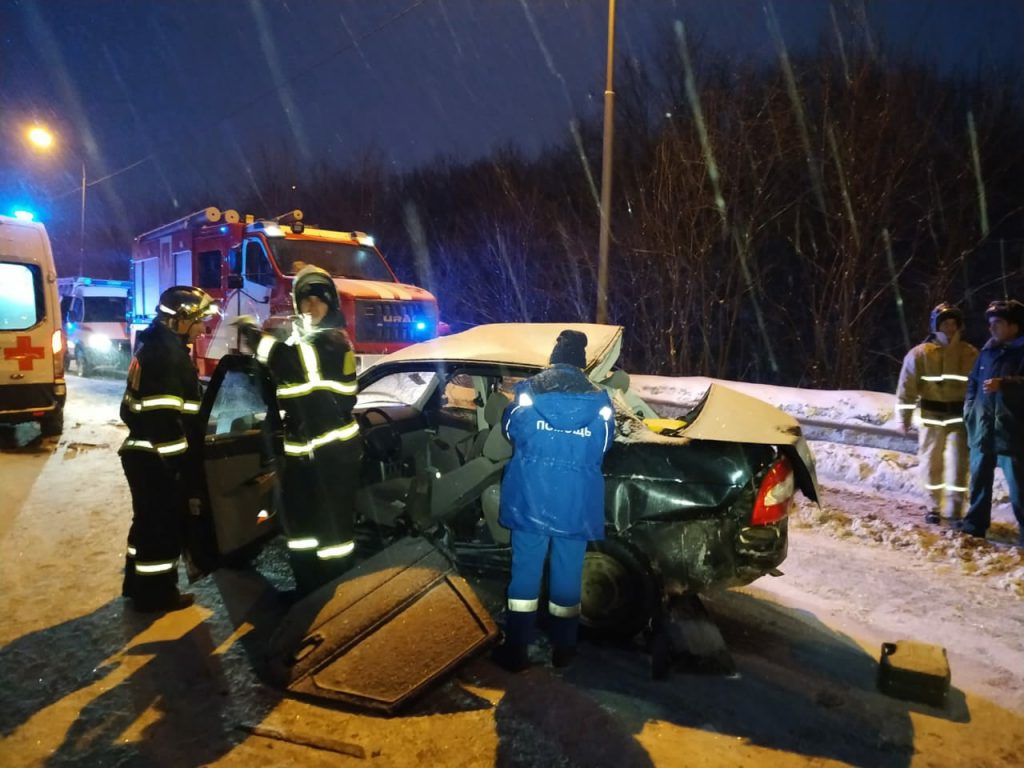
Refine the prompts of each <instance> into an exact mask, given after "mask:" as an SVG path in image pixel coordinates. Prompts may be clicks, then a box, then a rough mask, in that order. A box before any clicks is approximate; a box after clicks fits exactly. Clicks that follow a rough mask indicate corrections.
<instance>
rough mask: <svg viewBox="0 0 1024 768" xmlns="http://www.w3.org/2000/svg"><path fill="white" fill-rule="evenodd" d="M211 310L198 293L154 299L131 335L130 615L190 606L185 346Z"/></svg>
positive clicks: (195, 450)
mask: <svg viewBox="0 0 1024 768" xmlns="http://www.w3.org/2000/svg"><path fill="white" fill-rule="evenodd" d="M216 311H217V307H216V305H215V304H214V303H213V302H212V301H211V299H210V297H209V296H208V295H207V294H206V293H204V292H203V291H201V290H200V289H198V288H192V287H190V286H181V285H178V286H174V287H173V288H168V289H167V290H166V291H164V292H163V293H162V294H160V300H159V306H158V307H157V313H156V318H155V319H154V320H153V322H152V323H151V324H150V325H149V327H148V328H146V329H145V330H144V331H142V332H141V333H139V336H138V343H137V346H136V350H135V355H134V357H133V358H132V361H131V364H130V365H129V367H128V382H127V386H126V388H125V393H124V397H123V398H122V400H121V420H122V421H124V423H125V424H127V425H128V437H127V439H126V440H125V441H124V443H122V445H121V448H120V450H119V453H120V455H121V466H122V467H123V468H124V474H125V477H126V478H127V480H128V487H129V489H130V490H131V495H132V524H131V529H130V530H129V532H128V552H127V555H126V557H125V571H124V584H123V586H122V589H121V593H122V594H123V595H124V596H125V597H127V598H129V599H130V600H131V607H132V608H133V609H135V610H138V611H173V610H178V609H180V608H185V607H187V606H189V605H191V604H192V596H191V595H187V594H181V593H180V592H178V558H179V556H180V555H181V547H182V541H183V538H184V536H183V533H184V526H185V515H187V514H188V513H189V509H190V506H192V507H194V506H195V505H197V504H198V503H199V502H198V499H199V498H200V488H201V485H200V482H201V480H200V472H201V461H200V455H201V453H200V451H201V448H202V435H200V434H198V425H197V424H196V418H195V414H197V413H198V412H199V400H200V397H201V395H200V390H199V375H198V373H197V372H196V368H195V365H194V364H193V362H192V357H191V355H190V354H189V345H190V344H192V343H193V342H194V341H195V340H196V337H198V336H199V334H200V333H202V332H203V331H204V330H205V327H206V326H205V321H206V319H207V318H208V317H209V316H210V315H212V314H215V313H216Z"/></svg>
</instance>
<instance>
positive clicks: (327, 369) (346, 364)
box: [256, 318, 359, 456]
mask: <svg viewBox="0 0 1024 768" xmlns="http://www.w3.org/2000/svg"><path fill="white" fill-rule="evenodd" d="M256 359H257V360H259V361H260V362H262V363H264V364H265V365H267V366H268V367H269V368H270V373H271V375H272V377H273V379H274V385H275V391H276V394H277V399H278V404H279V405H280V407H281V408H282V410H284V412H285V416H284V433H285V434H284V451H285V454H286V455H289V456H303V455H308V456H311V455H313V453H314V452H315V451H316V449H317V448H320V447H322V446H324V445H327V444H328V443H333V442H345V441H348V440H352V439H353V438H355V437H357V436H358V435H359V425H358V424H357V423H356V421H355V419H354V418H353V416H352V408H353V406H354V405H355V402H356V393H357V389H358V385H357V382H356V361H355V355H354V353H353V352H352V345H351V344H350V343H349V340H348V335H347V334H346V333H345V331H344V330H343V329H341V328H340V327H337V326H336V325H333V324H331V323H330V322H329V319H328V318H325V322H324V323H322V324H321V325H319V326H314V327H308V326H306V325H305V323H304V322H303V321H302V319H301V318H299V319H296V320H295V322H294V326H293V330H292V333H291V335H290V336H288V337H287V338H283V339H279V338H276V337H274V336H271V335H269V334H265V335H263V336H262V337H261V339H260V341H259V343H258V344H257V345H256Z"/></svg>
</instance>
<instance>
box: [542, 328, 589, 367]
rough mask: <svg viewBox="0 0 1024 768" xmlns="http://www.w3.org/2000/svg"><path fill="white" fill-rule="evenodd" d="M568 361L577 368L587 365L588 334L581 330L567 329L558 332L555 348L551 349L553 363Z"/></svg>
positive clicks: (567, 362)
mask: <svg viewBox="0 0 1024 768" xmlns="http://www.w3.org/2000/svg"><path fill="white" fill-rule="evenodd" d="M557 363H566V364H568V365H575V366H576V367H577V368H586V367H587V335H586V334H585V333H580V332H579V331H570V330H565V331H562V332H561V333H560V334H558V341H556V342H555V348H554V349H552V350H551V364H552V365H555V364H557Z"/></svg>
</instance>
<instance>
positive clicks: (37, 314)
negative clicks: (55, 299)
mask: <svg viewBox="0 0 1024 768" xmlns="http://www.w3.org/2000/svg"><path fill="white" fill-rule="evenodd" d="M45 315H46V302H45V301H44V299H43V273H42V271H41V270H40V269H39V267H38V266H37V265H35V264H12V263H9V262H2V261H0V330H2V331H23V330H25V329H26V328H31V327H32V326H33V325H35V324H36V323H38V322H39V321H40V320H42V319H43V317H44V316H45Z"/></svg>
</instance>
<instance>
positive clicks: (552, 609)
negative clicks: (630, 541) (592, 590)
mask: <svg viewBox="0 0 1024 768" xmlns="http://www.w3.org/2000/svg"><path fill="white" fill-rule="evenodd" d="M549 550H550V555H551V557H550V563H549V568H548V615H549V617H550V624H549V625H548V627H549V631H548V635H549V636H550V638H551V643H552V644H553V645H555V646H563V647H564V646H574V645H576V631H577V628H578V625H579V616H580V593H581V592H582V582H583V558H584V555H585V554H586V551H587V542H586V541H584V540H583V539H569V538H565V537H562V536H547V535H544V534H540V533H531V532H529V531H515V530H514V531H512V578H511V580H510V581H509V585H508V609H507V611H506V613H505V642H506V643H507V644H508V645H512V646H516V645H520V646H525V645H529V644H530V643H531V642H533V640H534V638H535V636H536V627H537V609H538V608H539V607H540V592H541V580H542V579H543V577H544V561H545V559H547V557H548V552H549Z"/></svg>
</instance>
